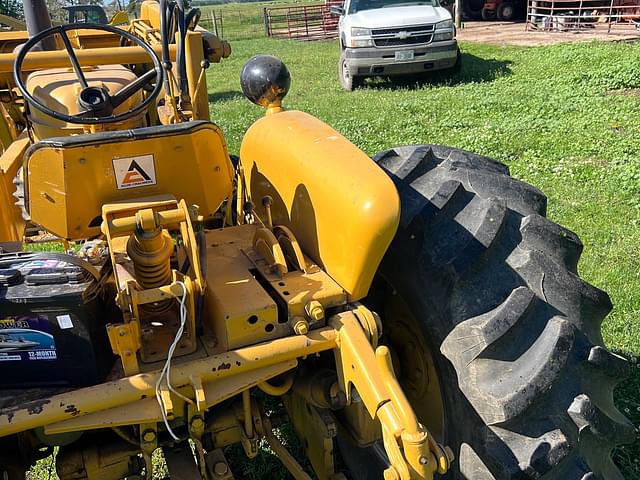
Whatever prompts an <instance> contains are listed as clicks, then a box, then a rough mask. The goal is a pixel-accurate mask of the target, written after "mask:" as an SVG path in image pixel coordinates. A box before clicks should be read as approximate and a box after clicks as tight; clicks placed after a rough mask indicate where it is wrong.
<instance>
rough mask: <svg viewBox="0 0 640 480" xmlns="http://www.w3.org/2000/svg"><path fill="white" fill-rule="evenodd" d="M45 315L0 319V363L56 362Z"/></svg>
mask: <svg viewBox="0 0 640 480" xmlns="http://www.w3.org/2000/svg"><path fill="white" fill-rule="evenodd" d="M49 332H50V327H49V319H48V318H47V316H46V315H23V316H18V317H4V318H2V317H0V362H10V361H27V362H28V361H46V360H56V359H57V358H58V356H57V352H56V344H55V342H54V340H53V335H51V333H49Z"/></svg>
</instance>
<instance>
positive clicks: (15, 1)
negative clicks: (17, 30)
mask: <svg viewBox="0 0 640 480" xmlns="http://www.w3.org/2000/svg"><path fill="white" fill-rule="evenodd" d="M0 13H1V14H2V15H8V16H9V17H14V18H22V17H23V16H24V14H23V11H22V2H21V1H20V0H0Z"/></svg>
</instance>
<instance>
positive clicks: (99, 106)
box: [13, 23, 162, 125]
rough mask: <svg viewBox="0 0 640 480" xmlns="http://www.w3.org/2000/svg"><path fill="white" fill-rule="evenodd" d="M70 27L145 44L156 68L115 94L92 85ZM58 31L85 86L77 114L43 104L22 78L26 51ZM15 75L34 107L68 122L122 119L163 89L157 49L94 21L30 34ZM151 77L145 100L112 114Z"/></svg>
mask: <svg viewBox="0 0 640 480" xmlns="http://www.w3.org/2000/svg"><path fill="white" fill-rule="evenodd" d="M68 30H103V31H105V32H110V33H114V34H116V35H120V36H121V37H124V38H126V39H127V40H129V41H131V42H133V43H134V44H135V45H137V46H139V47H142V48H143V49H144V50H145V52H146V53H147V55H149V57H150V58H151V61H152V62H153V70H149V71H148V72H146V73H145V74H143V75H142V76H140V77H139V78H137V79H136V80H134V81H133V82H130V83H129V84H127V85H126V86H124V87H123V88H122V89H121V90H120V91H119V92H117V93H116V94H115V95H110V94H109V92H108V91H107V90H106V89H104V88H101V87H90V86H89V84H88V83H87V79H86V78H85V76H84V72H83V71H82V67H81V65H80V62H79V61H78V57H77V56H76V54H75V52H74V50H73V46H72V45H71V41H70V40H69V37H68V35H67V31H68ZM56 34H58V35H60V37H61V38H62V42H63V43H64V46H65V48H66V50H67V53H68V54H69V60H70V61H71V66H72V67H73V70H74V72H75V74H76V77H77V78H78V82H80V85H81V86H82V91H81V92H80V95H79V97H78V104H79V106H80V108H82V109H83V111H81V112H80V113H76V114H74V115H67V114H64V113H60V112H56V111H55V110H52V109H51V108H49V107H47V106H46V105H44V104H43V103H42V102H41V101H40V100H38V99H36V98H35V97H34V96H33V95H31V94H30V93H29V91H28V90H27V87H26V85H25V84H24V81H23V79H22V77H23V75H24V71H23V70H22V64H23V62H24V59H25V57H26V55H27V53H29V52H30V51H31V50H33V48H34V47H35V46H36V45H37V44H38V43H39V42H41V41H42V40H43V39H45V38H48V37H50V36H53V35H56ZM13 78H14V80H15V82H16V85H17V87H18V88H19V89H20V92H21V93H22V95H23V96H24V98H25V100H26V101H27V102H28V103H29V104H30V105H31V106H32V107H34V108H36V109H37V110H40V111H41V112H42V113H44V114H45V115H48V116H50V117H53V118H56V119H58V120H62V121H63V122H67V123H76V124H85V125H87V124H89V125H98V124H105V123H116V122H122V121H124V120H127V119H129V118H131V117H134V116H136V115H138V114H140V113H142V112H144V111H146V110H147V109H148V108H149V106H150V105H151V103H152V102H153V101H154V100H155V99H156V97H157V96H158V95H159V94H160V90H161V89H162V64H161V63H160V59H159V58H158V55H157V54H156V52H154V51H153V49H152V48H151V47H150V46H149V45H148V44H147V43H145V42H144V41H143V40H141V39H140V38H138V37H136V36H135V35H133V34H131V33H129V32H127V31H125V30H122V29H120V28H116V27H112V26H110V25H98V24H93V23H70V24H67V25H60V26H55V27H52V28H48V29H47V30H43V31H42V32H40V33H38V34H37V35H35V36H34V37H32V38H30V39H29V40H28V41H27V43H25V44H24V45H23V47H22V48H21V49H20V52H19V53H18V55H17V56H16V61H15V63H14V65H13ZM152 81H155V85H154V88H153V90H152V91H151V93H150V94H149V95H148V96H147V98H145V99H144V101H142V102H141V103H140V104H138V105H136V106H135V107H134V108H132V109H130V110H128V111H126V112H122V113H118V114H115V115H114V114H113V111H114V110H115V109H116V108H118V107H119V106H120V105H122V104H123V103H124V102H125V101H126V100H127V99H129V98H130V97H131V96H133V95H134V94H135V93H136V92H138V90H140V89H141V88H142V87H144V86H145V85H147V84H148V83H150V82H152Z"/></svg>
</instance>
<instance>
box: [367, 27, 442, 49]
mask: <svg viewBox="0 0 640 480" xmlns="http://www.w3.org/2000/svg"><path fill="white" fill-rule="evenodd" d="M434 30H435V25H416V26H413V27H400V28H398V27H396V28H378V29H374V30H372V31H371V36H372V38H373V43H374V45H375V46H376V47H395V46H401V45H417V44H421V43H429V42H431V39H432V37H433V31H434Z"/></svg>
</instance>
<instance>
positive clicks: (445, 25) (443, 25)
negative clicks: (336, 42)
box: [351, 20, 453, 31]
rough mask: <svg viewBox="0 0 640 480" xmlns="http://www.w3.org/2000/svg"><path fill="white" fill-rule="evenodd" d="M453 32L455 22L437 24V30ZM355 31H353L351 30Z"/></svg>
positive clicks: (445, 21)
mask: <svg viewBox="0 0 640 480" xmlns="http://www.w3.org/2000/svg"><path fill="white" fill-rule="evenodd" d="M447 29H451V30H453V20H444V21H442V22H438V23H436V30H447ZM351 30H352V31H353V29H351Z"/></svg>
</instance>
